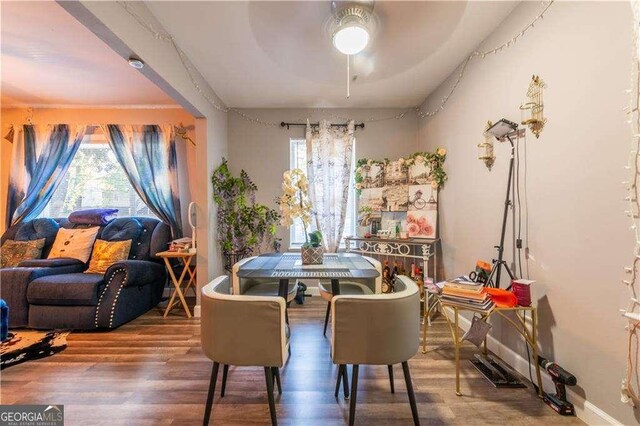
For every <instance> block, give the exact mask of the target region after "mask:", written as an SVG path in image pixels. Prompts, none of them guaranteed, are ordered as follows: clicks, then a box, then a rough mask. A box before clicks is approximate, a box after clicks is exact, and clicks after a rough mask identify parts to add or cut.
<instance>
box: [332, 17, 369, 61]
mask: <svg viewBox="0 0 640 426" xmlns="http://www.w3.org/2000/svg"><path fill="white" fill-rule="evenodd" d="M367 44H369V31H368V30H367V29H366V28H365V27H364V26H362V25H360V24H358V23H356V22H347V23H345V24H343V25H341V26H340V27H339V28H338V29H337V30H336V31H335V32H334V33H333V46H334V47H335V48H336V49H338V50H339V51H340V52H341V53H343V54H345V55H355V54H358V53H360V52H362V50H363V49H364V48H365V47H367Z"/></svg>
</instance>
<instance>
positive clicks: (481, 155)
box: [478, 121, 496, 170]
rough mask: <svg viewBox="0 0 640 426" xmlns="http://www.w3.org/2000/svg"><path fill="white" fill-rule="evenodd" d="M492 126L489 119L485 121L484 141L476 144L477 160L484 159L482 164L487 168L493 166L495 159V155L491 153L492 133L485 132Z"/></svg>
mask: <svg viewBox="0 0 640 426" xmlns="http://www.w3.org/2000/svg"><path fill="white" fill-rule="evenodd" d="M491 126H493V123H491V121H487V127H486V128H485V129H484V132H483V135H484V142H482V143H479V144H478V160H482V161H484V165H485V166H487V169H489V170H491V167H493V163H495V161H496V156H495V155H493V139H494V137H493V135H490V134H488V133H487V130H489V129H490V128H491Z"/></svg>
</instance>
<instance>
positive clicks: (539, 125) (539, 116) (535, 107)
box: [520, 75, 547, 139]
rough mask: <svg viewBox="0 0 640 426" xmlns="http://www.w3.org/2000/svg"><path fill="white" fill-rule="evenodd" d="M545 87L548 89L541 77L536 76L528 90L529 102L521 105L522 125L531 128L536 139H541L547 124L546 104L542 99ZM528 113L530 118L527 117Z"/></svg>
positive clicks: (532, 78)
mask: <svg viewBox="0 0 640 426" xmlns="http://www.w3.org/2000/svg"><path fill="white" fill-rule="evenodd" d="M545 87H547V85H546V84H545V83H544V80H542V79H541V78H540V76H538V75H534V76H533V77H531V83H530V84H529V88H528V89H527V97H528V98H529V102H525V103H523V104H522V105H520V110H521V111H522V113H523V117H522V124H523V125H524V126H528V127H529V130H531V133H533V134H534V135H535V136H536V139H537V138H539V137H540V132H542V129H543V128H544V125H545V123H546V122H547V119H546V118H545V117H544V102H543V99H542V92H543V89H544V88H545ZM527 111H528V115H529V117H526V115H527Z"/></svg>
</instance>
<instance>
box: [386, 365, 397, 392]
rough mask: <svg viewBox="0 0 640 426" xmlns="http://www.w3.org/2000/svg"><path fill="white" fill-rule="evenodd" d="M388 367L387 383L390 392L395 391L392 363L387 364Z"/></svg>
mask: <svg viewBox="0 0 640 426" xmlns="http://www.w3.org/2000/svg"><path fill="white" fill-rule="evenodd" d="M387 367H388V368H389V385H391V393H396V389H395V387H394V386H393V365H388V366H387Z"/></svg>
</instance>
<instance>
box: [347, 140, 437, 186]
mask: <svg viewBox="0 0 640 426" xmlns="http://www.w3.org/2000/svg"><path fill="white" fill-rule="evenodd" d="M446 158H447V150H446V149H444V148H438V149H436V151H435V152H415V153H413V154H411V155H409V156H408V157H405V158H399V159H398V160H399V161H402V162H404V163H405V165H406V166H407V167H410V166H412V165H414V164H416V163H425V164H427V165H428V166H429V179H430V180H431V181H432V182H433V185H434V186H435V187H436V188H438V189H439V188H442V187H443V186H444V183H445V181H446V180H447V172H445V170H444V161H445V159H446ZM389 162H390V160H389V159H388V158H385V159H384V160H373V159H370V158H369V159H368V158H361V159H359V160H358V161H357V162H356V171H355V176H354V181H355V188H356V192H357V193H358V195H360V193H361V192H362V189H363V182H364V172H365V171H368V170H369V169H370V168H371V167H372V166H379V167H381V168H383V169H384V167H385V166H386V165H387V164H389Z"/></svg>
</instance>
